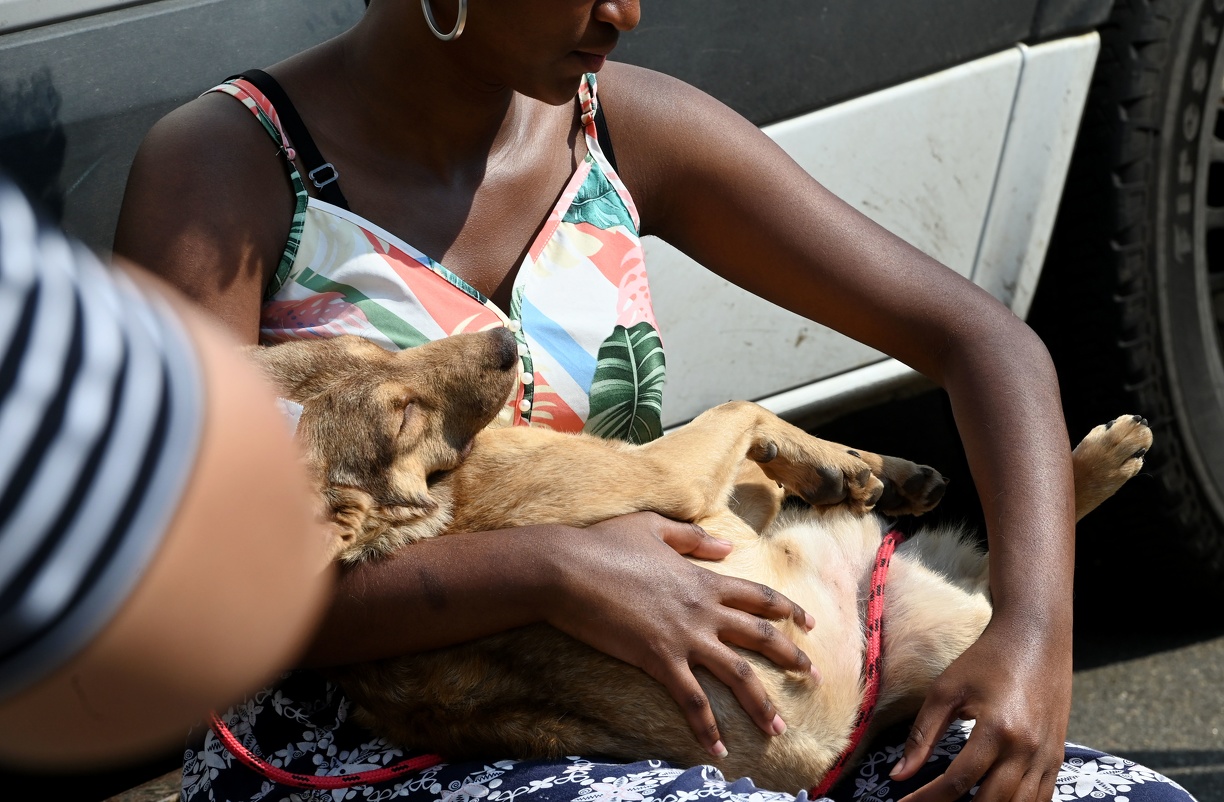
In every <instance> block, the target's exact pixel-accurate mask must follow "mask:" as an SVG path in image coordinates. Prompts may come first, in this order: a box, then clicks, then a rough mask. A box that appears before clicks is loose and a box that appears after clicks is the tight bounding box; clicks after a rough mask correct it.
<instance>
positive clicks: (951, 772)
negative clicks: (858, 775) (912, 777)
mask: <svg viewBox="0 0 1224 802" xmlns="http://www.w3.org/2000/svg"><path fill="white" fill-rule="evenodd" d="M943 732H944V728H943V727H940V728H939V733H938V735H936V739H938V738H939V737H940V736H942V735H943ZM911 737H912V736H911ZM997 757H998V748H997V745H995V744H993V743H990V742H988V741H986V739H985V738H978V737H975V736H972V735H971V736H970V737H969V740H968V741H966V742H965V746H964V748H963V749H961V752H960V754H959V755H957V756H956V758H955V759H954V760H953V761H952V763H951V764H949V766H948V768H947V770H946V771H945V772H944V773H943V774H941V775H940V776H938V777H936V778H935V779H934V780H931V781H930V782H929V783H927V784H926V785H924V786H922V787H921V788H919V789H918V790H917V791H915V792H914V793H912V794H910V795H909V796H906V797H903V798H902V800H901V802H956V800H958V799H963V798H965V797H967V796H968V795H969V790H970V789H971V788H973V786H974V785H976V784H977V783H978V781H979V780H981V779H982V777H983V776H985V774H986V772H987V770H990V769H991V766H992V764H993V763H994V761H995V759H996V758H997ZM911 759H912V758H911V755H910V753H909V742H907V743H906V755H905V757H904V758H903V762H904V764H905V766H906V768H907V769H908V768H910V767H911V766H912V767H913V768H914V769H915V770H916V769H917V768H918V767H919V766H921V765H922V763H923V762H925V760H926V759H925V758H923V760H922V761H919V762H915V763H913V764H911V763H910V760H911ZM898 765H900V764H898ZM997 768H1002V767H997ZM892 776H893V777H894V778H895V779H900V778H899V777H898V775H897V773H896V772H895V771H894V773H893V775H892ZM907 776H908V775H907ZM1005 778H1006V779H1008V780H1011V781H1012V787H1014V780H1015V775H1014V774H1013V775H1011V776H1007V775H1005ZM974 799H975V802H976V800H978V799H981V792H980V791H979V793H978V795H977V796H975V797H974ZM997 799H1004V800H1006V799H1010V797H1006V796H1004V797H998V798H997Z"/></svg>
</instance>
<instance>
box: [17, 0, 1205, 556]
mask: <svg viewBox="0 0 1224 802" xmlns="http://www.w3.org/2000/svg"><path fill="white" fill-rule="evenodd" d="M644 6H645V7H644V9H643V21H642V25H641V26H640V27H639V29H638V30H637V31H635V32H634V33H632V34H630V35H628V36H626V37H624V39H623V41H622V47H621V49H620V50H619V51H618V54H617V55H618V57H619V58H621V59H623V60H626V61H631V62H635V63H638V64H642V65H644V66H648V67H652V68H655V69H659V70H662V71H664V72H668V73H670V74H672V75H675V76H677V77H679V78H681V79H684V80H686V81H689V82H690V83H693V84H695V85H696V86H698V87H700V88H702V89H704V90H706V91H708V92H710V93H711V94H713V95H714V96H715V97H718V98H719V99H721V100H723V101H724V102H726V103H727V104H728V105H730V106H732V107H733V108H735V109H737V110H738V111H740V112H741V113H743V114H744V115H745V116H747V117H748V118H749V119H751V120H753V121H754V122H756V123H757V124H759V125H762V126H763V128H764V130H765V131H766V132H767V133H768V134H769V135H770V136H772V137H773V138H775V139H776V140H777V141H778V142H779V143H780V144H781V145H782V146H783V147H784V148H785V149H786V150H787V151H788V152H789V153H790V154H791V155H792V156H793V157H794V158H795V159H796V160H797V161H798V162H799V163H800V164H802V165H803V166H804V167H805V168H806V169H808V170H809V171H810V172H811V173H812V174H813V175H814V176H815V177H816V178H817V179H818V180H820V181H821V182H822V183H824V184H825V185H826V186H828V187H829V188H830V189H832V190H833V191H835V192H836V193H838V194H839V195H840V196H841V197H843V198H845V199H846V200H847V201H849V202H850V203H851V204H853V205H855V206H856V207H857V208H859V209H860V210H862V211H863V212H864V213H865V214H867V215H868V216H870V217H872V218H874V219H875V220H877V221H878V222H880V223H881V224H883V225H884V226H886V227H887V228H889V229H891V230H892V231H894V232H896V233H897V234H899V235H900V236H902V237H904V238H905V239H907V240H909V241H910V242H912V243H913V244H915V245H916V246H918V247H920V248H921V249H923V250H924V251H926V252H927V253H929V254H931V255H932V256H934V257H935V258H937V259H939V260H940V261H942V262H943V263H945V264H947V265H948V266H949V267H951V268H952V269H954V270H956V271H958V272H960V273H962V274H963V275H965V276H967V277H969V278H971V279H972V280H973V281H974V282H976V283H977V284H979V285H980V286H982V287H984V288H985V289H987V290H988V291H989V292H991V293H992V294H993V295H995V296H996V297H997V298H999V299H1000V300H1001V301H1002V302H1004V303H1005V304H1007V305H1008V306H1009V307H1010V308H1011V309H1012V310H1013V311H1014V312H1015V313H1016V314H1017V315H1020V316H1021V317H1029V316H1030V312H1031V313H1032V315H1031V317H1030V321H1031V322H1032V323H1033V324H1034V326H1035V328H1037V329H1038V331H1039V333H1041V334H1043V336H1044V337H1045V338H1046V341H1047V343H1048V344H1049V346H1050V348H1051V350H1052V351H1053V352H1054V354H1055V357H1056V360H1057V362H1058V364H1059V368H1060V374H1061V380H1062V382H1063V387H1064V400H1065V403H1066V406H1067V409H1068V414H1069V418H1070V426H1071V428H1072V431H1074V432H1079V431H1086V430H1087V429H1088V428H1089V425H1090V424H1091V423H1095V422H1097V421H1100V420H1107V419H1110V418H1112V417H1114V416H1115V415H1116V414H1118V413H1119V412H1120V411H1135V412H1140V413H1142V414H1144V415H1146V416H1147V417H1148V419H1149V420H1150V421H1151V423H1152V425H1153V428H1154V429H1155V434H1156V440H1157V444H1158V445H1157V447H1156V449H1155V450H1154V451H1153V452H1152V454H1151V456H1150V457H1149V460H1148V466H1149V468H1148V471H1149V472H1150V473H1151V474H1152V476H1154V477H1155V479H1156V480H1157V481H1155V482H1147V483H1146V486H1144V485H1145V483H1139V485H1140V487H1141V488H1143V489H1142V490H1141V491H1137V492H1136V493H1131V494H1130V496H1131V498H1132V509H1128V510H1127V511H1126V519H1127V521H1128V522H1129V523H1131V524H1132V525H1134V526H1136V527H1139V526H1142V527H1144V528H1146V529H1150V528H1151V527H1153V526H1155V525H1157V524H1159V525H1161V527H1162V529H1161V531H1162V532H1165V534H1164V535H1163V537H1164V539H1165V540H1166V541H1167V542H1169V541H1176V542H1178V543H1180V544H1181V545H1183V546H1185V549H1184V550H1183V553H1184V554H1185V555H1187V556H1190V557H1191V558H1192V562H1193V564H1194V565H1195V566H1196V567H1197V568H1198V569H1200V571H1201V572H1202V573H1201V575H1203V576H1206V577H1212V578H1217V579H1218V578H1220V577H1224V359H1222V357H1221V354H1222V349H1221V331H1222V329H1224V138H1222V137H1224V121H1222V120H1221V116H1220V110H1221V103H1222V101H1224V39H1222V38H1221V32H1222V30H1224V2H1221V0H928V2H925V3H908V4H901V3H891V4H885V3H878V2H871V1H870V0H829V2H824V3H813V2H811V0H770V1H769V2H752V3H748V2H744V0H700V1H699V0H666V1H665V2H650V0H647V2H646V3H644ZM362 9H363V4H362V0H145V1H144V2H126V3H120V2H113V0H109V1H108V0H0V165H3V166H4V167H5V168H6V169H8V170H9V171H11V172H12V173H14V174H15V175H16V176H17V178H18V179H19V180H21V181H22V182H23V183H24V184H25V185H26V187H27V189H28V190H30V191H31V192H32V193H33V195H34V196H35V197H36V198H38V199H40V200H41V201H42V202H43V203H44V204H45V205H46V206H47V208H48V209H50V211H51V213H52V214H55V215H59V216H60V219H61V220H62V223H63V224H64V225H65V227H66V228H68V229H69V230H70V231H72V232H73V233H75V234H76V235H77V236H79V237H81V238H83V239H84V240H85V241H86V242H88V243H89V244H91V245H93V246H94V247H96V248H98V249H100V250H106V249H107V248H108V247H109V243H110V236H111V232H112V230H113V228H114V222H115V216H116V214H117V211H118V204H119V199H120V197H121V194H122V187H123V182H124V179H125V176H126V173H127V169H128V165H129V164H130V162H131V158H132V156H133V154H134V152H135V149H136V146H137V144H138V143H139V141H140V139H141V137H142V136H143V134H144V132H145V131H146V130H147V129H148V127H149V126H150V125H151V124H152V123H153V122H154V121H155V120H156V119H157V118H158V117H160V116H161V115H162V114H164V113H165V112H167V111H169V110H170V109H171V108H173V107H175V106H177V105H178V104H180V103H182V102H184V101H186V100H187V99H189V98H190V97H192V96H194V95H195V94H197V93H198V92H200V91H203V90H204V89H206V88H208V87H209V86H211V85H212V84H214V83H216V82H218V81H220V80H222V79H224V78H225V77H227V76H228V75H230V74H232V73H235V72H238V71H240V70H242V69H245V68H248V67H254V66H262V65H266V64H268V63H272V62H274V61H276V60H278V59H280V58H283V57H284V56H286V55H288V54H290V53H293V52H295V51H297V50H299V49H301V48H303V47H305V46H307V45H309V44H312V43H314V42H316V41H319V40H322V39H324V38H326V37H328V36H331V35H334V34H335V33H337V32H339V31H340V30H343V29H344V28H345V27H346V26H347V25H349V24H351V22H352V21H353V20H355V19H356V18H357V17H358V16H359V15H360V14H361V13H362ZM677 124H683V120H678V121H677ZM610 127H611V128H612V131H613V137H615V121H614V120H611V121H610ZM1077 143H1078V144H1077ZM1060 206H1061V212H1060ZM647 253H648V264H649V265H650V266H651V271H652V273H651V275H652V284H653V288H654V296H655V298H654V300H655V306H656V312H657V314H658V317H659V320H660V324H661V327H662V330H663V333H664V335H665V338H666V341H667V346H668V363H669V365H668V367H669V374H670V375H669V378H670V381H669V384H668V392H667V400H666V406H665V409H664V417H665V423H666V424H668V425H675V424H679V423H682V422H684V421H685V420H687V419H688V418H691V417H692V416H693V415H695V414H697V413H698V412H700V411H701V410H703V409H705V408H707V407H709V406H711V405H713V404H716V403H719V402H721V401H725V400H727V399H728V398H750V399H755V400H759V401H761V402H762V403H763V404H765V405H766V406H768V407H770V408H771V409H774V410H775V411H777V412H779V413H781V414H782V415H784V416H787V417H790V418H792V419H794V420H796V421H800V422H804V423H813V422H817V421H827V420H829V419H831V418H833V417H835V416H837V415H839V414H842V413H844V412H847V411H850V410H853V409H857V408H860V407H863V406H865V405H870V404H873V403H878V402H880V401H882V400H886V399H889V398H892V397H895V396H896V395H898V394H903V393H905V392H911V391H913V390H916V389H919V388H922V387H923V386H925V385H924V383H923V380H922V379H921V377H919V376H917V375H916V374H914V373H913V372H912V371H911V370H909V369H908V368H907V367H905V366H904V365H901V364H899V363H897V362H895V361H892V360H889V359H886V358H884V357H883V356H882V355H881V354H878V353H876V352H874V351H872V350H870V349H868V348H866V347H864V346H862V345H860V344H858V343H855V342H852V341H849V340H847V339H845V338H843V337H841V336H839V335H837V334H835V333H833V332H830V331H828V330H825V329H823V328H821V327H819V326H816V325H813V324H811V323H809V322H807V321H805V320H802V319H800V318H797V317H795V316H793V315H791V314H789V313H786V312H784V311H782V310H780V309H778V308H777V307H774V306H772V305H770V304H768V303H766V302H763V301H761V300H760V299H758V298H755V297H753V296H751V295H748V294H747V293H744V292H742V291H740V290H738V289H737V288H735V287H732V286H730V285H728V284H727V283H725V282H723V281H721V280H720V279H718V278H716V277H714V276H713V275H712V274H709V273H707V272H706V271H704V270H703V269H701V268H700V267H699V266H697V265H695V264H693V263H692V262H691V261H689V260H688V259H687V258H686V257H684V256H683V255H681V254H679V253H678V252H676V251H674V250H672V249H671V248H670V247H669V246H667V245H666V244H665V243H662V242H649V243H648V245H647ZM760 269H762V270H768V269H769V266H768V265H764V264H763V265H761V266H760ZM697 309H700V314H697V313H696V310H697ZM712 332H714V333H715V334H716V335H717V336H711V333H712ZM1140 515H1142V517H1137V516H1140ZM1170 529H1172V530H1173V531H1175V532H1176V537H1173V536H1171V535H1169V534H1167V533H1168V532H1169V531H1170Z"/></svg>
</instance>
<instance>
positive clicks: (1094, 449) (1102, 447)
mask: <svg viewBox="0 0 1224 802" xmlns="http://www.w3.org/2000/svg"><path fill="white" fill-rule="evenodd" d="M1151 447H1152V430H1151V429H1150V428H1148V422H1147V420H1146V419H1144V418H1143V417H1142V416H1141V415H1123V416H1121V417H1119V418H1114V419H1113V420H1111V421H1110V422H1109V423H1103V424H1101V425H1100V426H1098V427H1096V428H1095V429H1093V430H1092V431H1091V432H1089V433H1088V436H1087V437H1085V438H1084V439H1083V440H1082V441H1081V442H1080V444H1079V445H1078V446H1076V447H1075V450H1074V451H1073V452H1072V456H1073V458H1074V460H1075V466H1076V477H1077V478H1078V477H1079V476H1080V473H1081V469H1091V471H1092V474H1093V478H1094V479H1095V480H1096V481H1097V482H1106V483H1109V484H1113V485H1115V488H1116V487H1120V486H1121V485H1122V483H1123V482H1125V481H1126V480H1127V479H1130V478H1131V477H1133V476H1134V475H1135V474H1137V473H1139V471H1140V469H1141V468H1143V458H1144V457H1145V456H1146V455H1147V453H1148V449H1150V448H1151Z"/></svg>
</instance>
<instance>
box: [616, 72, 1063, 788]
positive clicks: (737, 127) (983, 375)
mask: <svg viewBox="0 0 1224 802" xmlns="http://www.w3.org/2000/svg"><path fill="white" fill-rule="evenodd" d="M605 76H606V77H605V78H604V80H602V81H601V83H600V89H601V92H600V96H601V99H602V100H603V103H604V108H605V110H606V113H607V118H608V121H609V127H610V129H611V131H612V136H613V138H614V141H615V142H616V150H617V155H618V158H619V161H620V166H621V172H622V174H623V175H624V176H625V177H626V181H627V182H628V184H629V187H630V190H631V191H632V192H633V194H634V197H635V199H636V201H637V203H638V207H639V210H640V211H641V216H642V220H643V228H644V233H649V234H656V235H658V236H660V237H662V238H663V239H665V240H667V241H668V242H670V243H672V244H673V245H676V246H677V247H679V248H680V249H681V250H683V251H685V252H686V253H688V254H689V255H690V256H692V257H693V258H694V259H696V260H697V261H699V262H701V263H702V264H704V265H706V266H707V267H709V268H710V269H712V270H713V271H715V272H716V273H719V274H720V275H722V276H723V277H725V278H727V279H729V280H730V281H732V282H734V283H736V284H738V285H739V286H741V287H743V288H745V289H747V290H749V291H751V292H753V293H755V294H757V295H759V296H761V297H763V298H766V299H768V300H771V301H773V302H775V303H777V304H779V305H781V306H783V307H786V308H788V309H790V310H791V311H794V312H796V313H798V314H801V315H803V316H805V317H807V318H809V319H811V320H814V321H817V322H819V323H822V324H824V325H827V326H830V327H832V328H834V329H836V330H838V331H840V332H842V333H844V334H846V335H849V336H850V337H853V338H854V339H856V340H859V341H861V342H864V343H866V344H867V345H870V346H872V347H874V348H877V349H879V350H881V351H883V352H885V353H887V354H889V355H891V356H893V357H895V358H897V359H899V360H900V361H902V362H904V363H906V364H908V365H910V366H911V367H913V368H915V369H916V370H918V371H920V372H921V373H923V374H925V375H927V376H928V377H930V378H932V379H933V380H935V381H936V382H938V383H939V384H940V385H941V386H942V387H943V388H944V389H945V390H946V391H947V392H948V395H949V397H950V399H951V402H952V408H953V412H954V414H955V417H956V423H957V428H958V430H959V431H960V433H961V438H962V440H963V442H964V445H965V449H966V452H967V456H968V458H969V464H970V468H971V470H972V472H973V477H974V481H975V483H976V484H977V487H978V490H979V494H980V496H981V499H982V503H983V507H984V512H985V514H986V519H987V527H988V537H989V543H990V551H991V592H992V596H993V599H994V606H995V613H994V618H993V620H992V622H991V624H990V626H989V628H988V629H987V631H986V632H985V633H984V634H983V636H982V638H981V639H980V640H979V641H978V643H977V644H976V645H975V646H974V647H972V648H971V649H970V650H969V651H967V652H966V653H965V655H963V656H962V657H961V659H960V660H958V661H957V662H956V663H954V664H953V666H952V667H951V668H949V670H948V671H947V672H946V673H945V674H944V676H943V677H942V678H941V679H940V681H939V682H938V683H937V684H936V686H935V688H934V689H933V690H932V692H931V694H930V696H929V697H928V699H927V703H926V705H925V706H924V708H923V710H922V712H921V713H920V715H919V716H918V719H917V722H916V724H915V727H914V733H913V735H912V736H911V740H910V743H909V744H908V745H907V750H906V756H905V759H904V761H903V764H902V766H901V767H900V768H899V769H898V772H897V773H898V776H909V775H911V774H912V773H913V772H914V771H916V770H917V768H918V767H919V766H920V765H921V764H922V763H923V762H924V761H925V758H926V756H927V755H928V754H929V752H930V750H931V749H932V748H933V745H934V744H935V743H936V742H937V740H938V739H939V737H940V736H941V735H942V731H943V729H944V727H945V726H946V725H947V724H948V723H949V722H950V721H951V719H952V718H954V717H958V716H959V717H962V718H976V719H977V722H978V723H977V728H976V729H975V731H974V735H973V737H972V738H971V739H970V741H969V744H968V746H967V747H966V748H965V750H964V751H963V752H962V754H961V755H960V756H959V757H958V758H957V759H956V761H955V762H954V763H953V765H952V767H951V768H950V769H949V770H948V772H947V774H945V775H944V777H943V778H941V779H940V780H938V781H936V782H935V783H932V784H931V785H929V786H927V787H926V788H924V789H922V790H921V791H920V792H918V793H917V794H915V795H914V798H915V799H919V798H921V799H928V800H936V799H952V798H955V797H956V796H958V795H959V794H960V793H962V792H964V791H965V790H967V789H968V788H969V787H970V786H971V785H973V784H974V783H975V782H977V781H978V780H979V779H980V778H982V777H983V776H985V780H984V781H983V784H982V787H981V791H980V792H979V793H978V796H977V799H979V800H995V799H1009V798H1011V797H1012V794H1013V792H1019V796H1020V798H1025V797H1027V796H1029V795H1032V794H1034V793H1038V794H1039V795H1044V796H1043V798H1046V799H1048V798H1049V796H1050V794H1051V793H1052V789H1053V784H1054V779H1055V776H1056V773H1057V770H1058V767H1059V763H1060V760H1061V757H1062V754H1063V738H1064V734H1065V730H1066V723H1067V719H1068V715H1069V705H1070V668H1071V662H1070V654H1071V651H1070V643H1071V641H1070V637H1071V580H1072V560H1073V514H1074V505H1073V502H1072V478H1071V463H1070V449H1069V448H1068V440H1067V434H1066V430H1065V426H1064V423H1063V417H1062V409H1061V404H1060V400H1059V393H1058V383H1057V377H1056V376H1055V373H1054V369H1053V366H1052V363H1051V361H1050V359H1049V356H1048V354H1047V353H1046V350H1045V348H1044V346H1043V345H1042V343H1041V342H1040V340H1039V339H1038V338H1037V337H1036V335H1035V334H1033V332H1032V331H1031V330H1030V329H1029V328H1028V327H1027V326H1026V325H1025V324H1024V323H1023V321H1021V320H1019V319H1018V318H1016V317H1015V316H1014V315H1013V314H1012V313H1011V312H1010V311H1009V310H1008V309H1006V308H1005V307H1004V306H1002V305H1001V304H1000V303H998V302H997V301H996V300H995V299H994V298H992V297H991V296H990V295H988V294H987V293H986V292H984V291H983V290H981V289H979V288H978V287H976V286H974V285H973V284H971V283H970V282H968V281H966V280H965V279H963V278H962V277H960V276H959V275H957V274H956V273H954V272H953V271H951V270H948V269H947V268H945V267H943V266H942V265H940V264H938V263H937V262H935V261H934V260H932V259H930V258H929V257H927V256H925V255H924V254H922V253H921V252H920V251H918V250H917V249H915V248H913V247H911V246H910V245H908V244H906V243H905V242H903V241H902V240H900V239H899V238H897V237H895V236H893V235H892V234H890V233H888V232H887V231H885V230H884V229H883V228H881V227H880V226H878V225H876V224H875V223H873V222H872V221H870V220H869V219H868V218H866V217H865V216H863V215H862V214H860V213H858V212H857V211H855V210H853V209H852V208H850V207H849V206H848V205H846V204H845V203H843V202H842V201H840V200H839V199H837V198H836V197H834V196H833V195H832V194H831V193H830V192H828V191H827V190H826V189H824V188H823V187H822V186H820V184H818V183H817V182H816V181H815V180H813V179H812V178H811V177H809V176H808V175H807V173H806V172H805V171H804V170H803V169H802V168H800V167H799V166H798V165H796V164H795V163H794V162H793V161H792V160H791V159H790V158H789V157H788V156H787V155H786V154H785V153H784V152H783V151H782V150H781V149H780V148H779V147H778V146H777V145H776V144H774V143H773V142H772V141H771V140H770V139H769V138H768V137H766V136H765V135H764V134H762V133H761V132H760V131H759V130H758V129H756V127H755V126H753V125H751V124H750V123H748V122H747V121H745V120H744V119H742V118H741V117H739V116H738V115H737V114H735V113H734V112H732V111H730V110H729V109H727V108H726V107H725V106H723V105H722V104H720V103H718V102H717V101H715V100H713V99H712V98H709V97H708V96H706V95H704V94H702V93H700V92H698V91H697V90H695V89H692V88H691V87H688V86H686V85H684V84H682V83H680V82H679V81H675V80H673V79H669V78H667V77H665V76H661V75H659V74H657V73H651V72H649V71H646V70H640V69H636V68H632V67H627V66H624V65H609V67H608V68H607V69H606V70H605Z"/></svg>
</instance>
